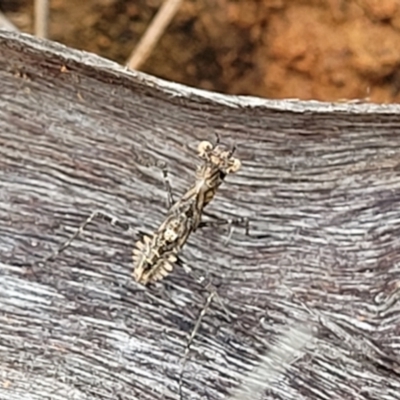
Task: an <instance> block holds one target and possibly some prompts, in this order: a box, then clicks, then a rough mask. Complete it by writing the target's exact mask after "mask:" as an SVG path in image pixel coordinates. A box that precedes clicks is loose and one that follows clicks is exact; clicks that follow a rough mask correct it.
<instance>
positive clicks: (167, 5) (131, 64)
mask: <svg viewBox="0 0 400 400" xmlns="http://www.w3.org/2000/svg"><path fill="white" fill-rule="evenodd" d="M181 3H182V0H165V1H164V3H163V5H162V6H161V8H160V9H159V10H158V13H157V15H156V16H155V17H154V18H153V21H152V22H151V24H150V26H149V27H148V28H147V31H146V32H145V33H144V35H143V36H142V39H141V40H140V42H139V43H138V45H137V46H136V48H135V49H134V50H133V51H132V53H131V55H130V57H129V59H128V61H127V63H126V65H127V67H128V68H130V69H139V67H140V66H141V65H142V64H143V63H144V62H145V61H146V60H147V58H148V57H149V55H150V53H151V52H152V51H153V49H154V47H155V45H156V44H157V42H158V40H159V39H160V37H161V35H162V34H163V33H164V31H165V29H166V28H167V26H168V25H169V23H170V22H171V20H172V18H173V17H174V16H175V14H176V13H177V11H178V9H179V6H180V5H181Z"/></svg>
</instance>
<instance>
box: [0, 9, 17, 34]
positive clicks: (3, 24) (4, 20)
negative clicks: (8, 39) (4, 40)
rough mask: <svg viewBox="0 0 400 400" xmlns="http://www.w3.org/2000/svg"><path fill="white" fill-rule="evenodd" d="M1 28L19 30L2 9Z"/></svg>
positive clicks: (0, 15) (0, 16) (0, 14)
mask: <svg viewBox="0 0 400 400" xmlns="http://www.w3.org/2000/svg"><path fill="white" fill-rule="evenodd" d="M0 29H7V30H9V31H14V32H18V28H17V27H16V26H15V25H14V24H13V23H12V22H10V21H9V19H8V18H7V17H6V16H5V15H4V14H3V13H2V12H1V11H0Z"/></svg>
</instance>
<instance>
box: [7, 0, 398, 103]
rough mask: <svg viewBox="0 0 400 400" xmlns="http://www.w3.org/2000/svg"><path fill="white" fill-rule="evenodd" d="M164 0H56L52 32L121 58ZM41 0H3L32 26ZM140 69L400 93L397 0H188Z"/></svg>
mask: <svg viewBox="0 0 400 400" xmlns="http://www.w3.org/2000/svg"><path fill="white" fill-rule="evenodd" d="M162 4H163V0H51V1H50V2H49V12H48V35H47V36H48V38H49V39H51V40H54V41H57V42H61V43H63V44H65V45H67V46H70V47H74V48H77V49H81V50H86V51H90V52H93V53H97V54H98V55H100V56H102V57H106V58H109V59H111V60H114V61H116V62H118V63H121V64H126V62H127V59H128V57H129V56H130V54H131V53H132V51H133V49H134V48H135V46H136V45H137V44H138V42H139V40H140V39H141V37H142V36H143V35H144V33H145V32H146V30H147V28H148V27H149V25H150V23H151V21H152V19H153V17H154V16H155V15H156V13H157V12H158V11H159V9H160V7H161V6H162ZM34 8H35V6H34V0H0V10H1V11H2V12H3V13H4V15H5V16H6V18H7V19H9V21H11V22H12V23H13V24H14V25H15V26H16V27H17V28H18V29H19V30H21V31H22V32H27V33H34V15H35V12H34ZM139 69H140V70H142V71H144V72H147V73H149V74H152V75H155V76H157V77H160V78H164V79H168V80H171V81H176V82H180V83H184V84H186V85H189V86H194V87H198V88H202V89H206V90H213V91H217V92H222V93H229V94H245V95H255V96H260V97H266V98H275V99H282V98H299V99H305V100H310V99H315V100H325V101H337V100H339V101H341V100H343V101H344V100H355V99H359V100H362V101H372V102H378V103H390V102H397V101H398V100H400V1H398V0H182V1H181V2H180V4H179V7H178V9H177V10H176V13H174V16H173V18H172V19H171V22H170V23H169V24H168V26H167V27H166V29H165V31H163V33H162V35H161V37H160V40H159V41H158V42H157V44H156V45H155V47H154V49H153V50H152V52H151V54H150V55H149V58H147V59H146V61H145V62H144V63H143V64H142V65H141V66H140V68H139Z"/></svg>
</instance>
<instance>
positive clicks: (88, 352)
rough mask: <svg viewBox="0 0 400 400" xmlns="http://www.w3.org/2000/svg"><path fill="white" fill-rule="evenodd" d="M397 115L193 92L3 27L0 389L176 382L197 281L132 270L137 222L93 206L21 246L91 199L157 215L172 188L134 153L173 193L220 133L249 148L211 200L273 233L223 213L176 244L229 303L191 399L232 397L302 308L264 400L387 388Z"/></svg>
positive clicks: (395, 256) (364, 395) (189, 389)
mask: <svg viewBox="0 0 400 400" xmlns="http://www.w3.org/2000/svg"><path fill="white" fill-rule="evenodd" d="M399 115H400V107H398V106H374V105H368V104H339V105H330V104H321V103H306V102H296V101H291V102H289V101H266V100H261V99H250V98H237V97H232V96H222V95H218V94H214V93H206V92H201V91H197V90H193V89H190V88H187V87H183V86H179V85H175V84H170V83H167V82H163V81H159V80H157V79H155V78H152V77H149V76H146V75H143V74H135V73H132V72H127V71H125V70H124V69H123V68H121V67H119V66H117V65H116V64H113V63H110V62H107V61H105V60H102V59H100V58H98V57H96V56H94V55H90V54H87V53H81V52H78V51H74V50H71V49H68V48H65V47H63V46H60V45H57V44H55V43H51V42H42V41H39V40H36V39H34V38H32V37H30V36H24V35H19V34H16V33H11V32H5V31H0V360H1V362H0V399H7V400H21V399H28V398H29V399H41V400H45V399H79V400H80V399H124V400H125V399H126V400H128V399H129V400H132V399H177V398H178V376H179V373H180V368H181V361H180V360H181V357H182V356H183V354H184V350H185V345H186V342H187V337H188V336H189V335H190V332H191V330H192V329H193V326H194V324H195V321H196V318H197V316H198V315H199V313H200V311H201V309H202V307H203V305H204V303H205V300H206V298H207V296H208V292H207V291H206V290H205V289H204V288H203V286H202V285H201V284H199V283H197V282H196V281H195V280H194V279H193V278H192V277H191V276H189V275H187V274H186V273H185V271H184V270H183V269H182V268H175V269H174V271H173V272H172V273H171V274H170V275H169V276H168V278H166V279H165V280H163V281H162V282H160V283H158V284H157V285H155V286H154V287H152V288H143V287H142V286H140V285H138V284H137V283H136V282H134V280H133V279H132V277H131V274H132V261H131V252H132V246H133V244H134V242H135V241H136V240H138V236H135V237H132V235H130V234H128V233H126V232H123V231H120V230H119V229H118V228H114V227H108V226H107V225H105V224H104V225H103V224H101V223H96V224H94V225H92V226H91V227H90V228H89V231H88V233H87V234H86V235H85V237H84V238H80V239H79V240H77V241H76V242H74V243H73V245H72V246H71V247H70V248H69V249H67V250H66V251H65V253H62V254H61V255H60V256H59V258H57V259H56V260H55V261H53V262H49V263H47V264H46V265H42V266H36V267H34V268H33V269H32V268H29V267H28V264H30V263H32V262H38V261H39V260H40V259H41V258H42V257H45V256H47V255H48V254H49V253H50V252H51V251H52V250H54V248H55V247H56V246H57V245H58V244H60V243H61V242H62V241H63V240H65V239H66V238H67V237H68V236H69V235H70V234H71V233H72V230H73V228H76V227H77V226H78V225H79V223H81V222H82V220H83V219H84V218H85V217H87V216H88V215H89V214H90V212H92V211H93V210H94V209H104V210H107V211H108V212H111V213H112V214H114V215H116V216H118V217H120V218H121V219H124V220H126V221H128V222H129V223H131V224H132V226H133V227H136V228H137V229H138V230H141V231H144V232H147V233H149V232H151V231H152V230H153V229H155V228H156V227H157V226H158V224H159V223H160V221H161V219H162V218H163V217H164V216H165V212H166V210H165V198H166V197H165V196H166V193H165V190H164V186H163V181H162V177H161V173H160V171H159V170H157V169H156V168H147V167H143V166H141V164H140V160H142V159H143V158H146V159H154V160H159V161H160V162H161V161H163V162H165V163H166V164H167V165H168V169H169V172H170V179H171V184H172V186H173V190H174V193H176V194H182V193H183V192H184V190H185V189H186V188H187V187H188V186H189V185H190V183H191V182H192V181H193V178H194V173H195V169H194V168H195V165H196V163H197V159H196V154H195V152H196V150H195V149H196V146H197V144H198V142H199V141H200V140H212V139H213V138H214V133H215V132H217V133H218V134H219V135H220V136H221V138H222V140H223V141H224V142H226V143H228V144H233V143H236V145H237V148H238V149H237V153H236V154H237V156H238V157H239V158H240V159H241V160H242V162H243V165H242V168H241V170H240V171H239V172H238V173H237V174H234V175H231V176H228V177H227V179H226V182H225V183H224V185H223V186H222V187H221V189H220V191H219V193H218V194H217V196H216V198H215V199H214V200H213V203H211V204H210V206H209V208H208V210H207V212H208V213H209V215H210V218H212V216H214V217H219V218H230V217H238V216H243V217H249V218H250V220H251V233H252V234H253V235H256V234H258V235H262V234H263V235H266V236H265V237H264V238H262V239H257V238H254V237H246V236H245V235H244V233H243V230H241V229H240V228H235V230H234V232H233V234H232V237H231V240H230V243H229V244H228V245H227V246H225V245H224V241H225V239H226V236H227V231H226V230H224V229H223V228H221V229H211V230H209V231H207V230H206V229H204V230H201V231H198V232H195V233H194V234H193V235H192V236H191V237H190V239H189V243H188V244H187V246H186V247H185V248H184V250H183V261H184V262H185V264H186V265H188V266H190V267H191V268H192V269H193V270H194V271H195V272H196V273H205V271H206V272H207V273H208V274H209V275H210V277H211V278H212V281H213V283H214V285H217V286H218V293H219V295H220V297H221V298H222V299H223V300H224V302H225V304H226V305H227V307H228V310H229V311H230V312H231V313H232V314H233V317H232V321H231V322H228V321H227V320H226V318H225V314H224V311H223V309H222V307H221V306H220V304H219V303H218V302H217V301H213V302H212V304H211V306H210V309H209V310H208V312H207V313H206V315H205V316H204V319H203V321H202V324H201V326H200V329H199V331H198V333H197V335H196V337H195V339H194V342H193V344H192V349H191V352H190V353H189V356H188V360H187V363H186V367H185V373H184V378H183V395H184V398H185V399H228V398H229V397H228V396H229V394H230V393H233V391H234V388H236V387H237V385H239V384H240V383H242V381H243V378H244V377H245V376H246V374H247V373H248V371H249V370H250V368H251V366H252V365H253V364H254V363H257V361H259V360H264V355H265V354H266V350H267V349H268V348H269V347H270V346H273V343H276V342H277V341H278V340H279V338H280V337H281V335H282V334H281V332H282V330H283V331H285V330H286V327H287V326H290V325H293V324H297V323H298V322H302V323H303V324H306V325H308V326H309V327H310V326H313V327H314V328H315V329H314V330H313V332H314V335H315V337H314V339H313V340H310V343H309V344H310V345H309V346H308V347H307V348H306V349H305V350H304V352H303V353H302V355H300V356H299V357H297V358H296V359H295V360H292V361H291V365H290V366H289V365H286V369H285V368H283V369H282V371H281V372H280V375H279V377H278V378H277V382H278V383H277V384H275V385H271V384H270V388H269V389H268V390H266V392H265V393H266V394H264V397H263V398H264V399H267V398H268V399H290V400H292V399H293V400H300V399H308V400H310V399H354V398H357V399H359V400H364V399H385V400H394V399H399V398H400V395H399V393H400V350H399V343H400V328H399V320H400V311H399V310H400V309H399V299H400V261H399V248H400V241H399V239H398V238H399V232H400V207H399V199H400V172H399V169H400V117H399ZM294 347H296V345H294ZM275 353H276V354H280V352H279V351H276V352H275ZM257 368H258V369H256V370H255V371H258V370H261V369H262V368H259V367H257ZM248 386H252V387H254V385H248ZM248 398H251V395H249V396H248Z"/></svg>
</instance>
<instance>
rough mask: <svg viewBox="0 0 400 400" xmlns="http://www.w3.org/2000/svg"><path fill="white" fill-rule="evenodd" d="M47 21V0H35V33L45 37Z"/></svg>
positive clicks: (46, 34)
mask: <svg viewBox="0 0 400 400" xmlns="http://www.w3.org/2000/svg"><path fill="white" fill-rule="evenodd" d="M48 23H49V0H35V35H36V36H37V37H39V38H43V39H45V38H47V36H48Z"/></svg>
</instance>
